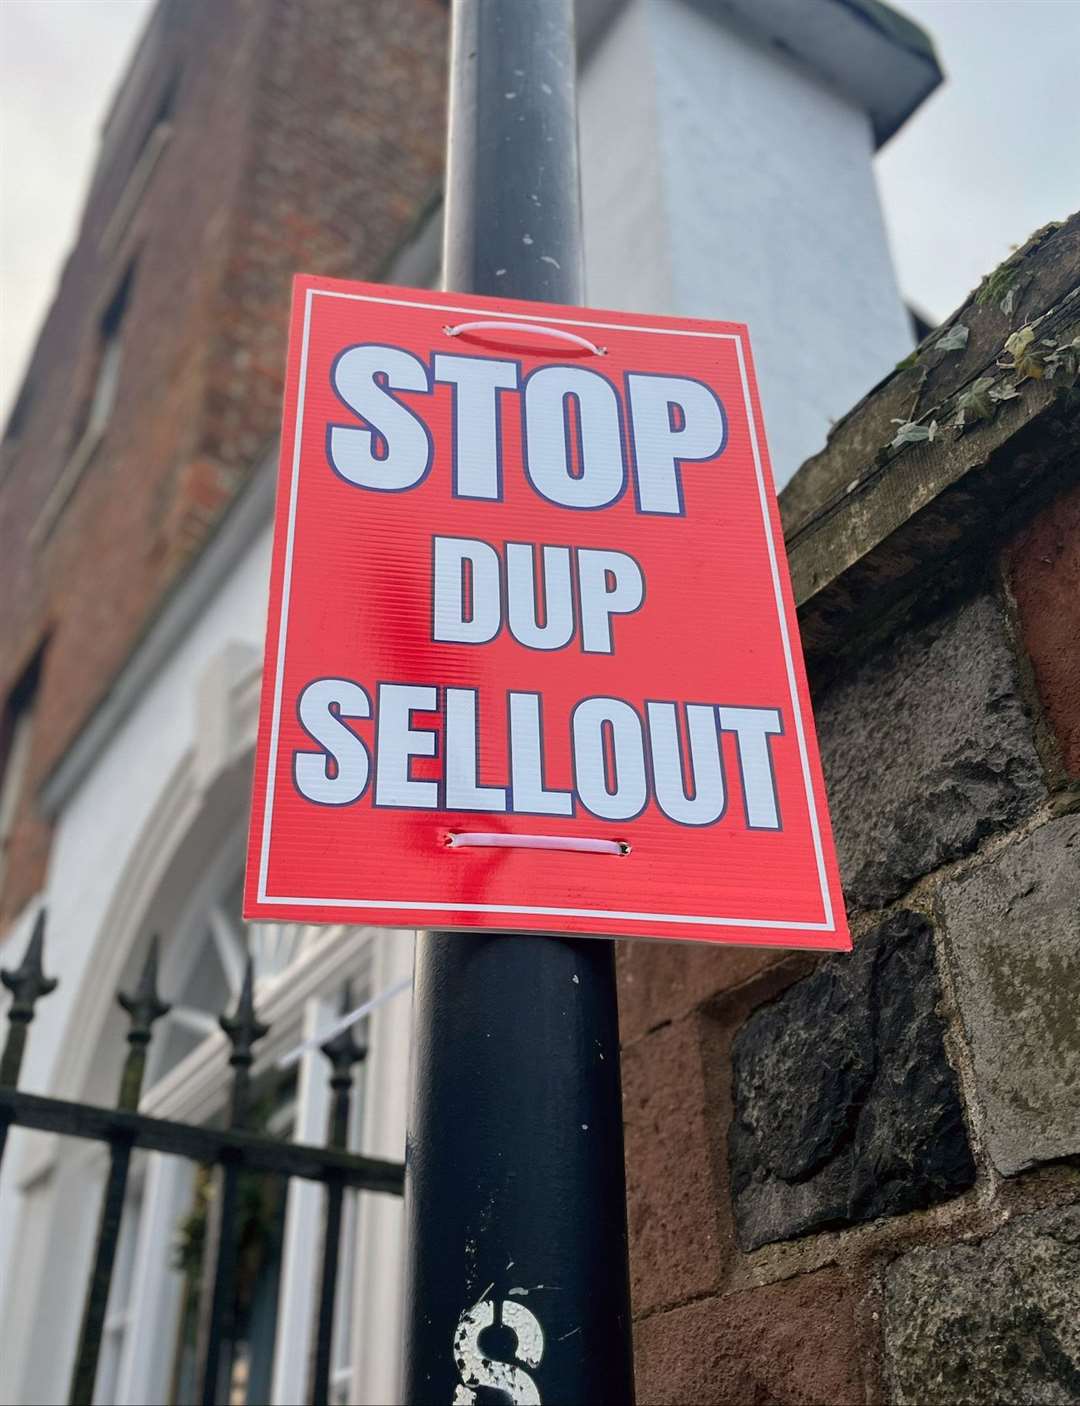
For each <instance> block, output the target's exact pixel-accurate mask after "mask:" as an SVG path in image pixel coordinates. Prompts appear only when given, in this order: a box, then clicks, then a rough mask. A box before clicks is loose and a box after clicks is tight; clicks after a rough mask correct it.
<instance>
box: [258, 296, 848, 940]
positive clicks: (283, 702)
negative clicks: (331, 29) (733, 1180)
mask: <svg viewBox="0 0 1080 1406" xmlns="http://www.w3.org/2000/svg"><path fill="white" fill-rule="evenodd" d="M281 443H282V447H281V469H280V482H279V488H278V502H277V518H276V527H275V538H274V556H273V568H272V578H271V589H270V608H269V621H268V627H267V643H266V669H265V674H264V683H263V697H262V710H261V717H260V725H259V741H258V751H257V757H256V767H255V785H254V802H253V810H252V823H251V839H250V851H249V858H248V871H247V891H246V897H245V914H246V916H247V917H249V918H271V919H280V920H283V921H309V922H311V921H314V922H350V923H374V924H381V925H390V926H395V927H398V926H401V927H439V928H471V929H492V930H497V931H508V932H512V931H514V930H517V931H546V932H568V933H594V934H608V935H617V936H623V937H664V938H680V939H689V940H697V941H713V942H730V943H739V944H772V945H777V946H784V947H813V948H847V947H849V946H850V939H849V937H848V933H847V926H846V922H845V917H844V905H843V899H842V896H841V892H840V886H839V879H838V874H837V866H836V857H835V853H834V849H833V842H832V837H831V833H830V828H829V818H828V813H827V809H826V802H825V792H824V786H823V783H822V777H821V766H820V762H819V758H818V750H817V743H816V739H815V736H814V727H813V719H812V717H811V712H810V703H809V697H808V693H807V687H806V680H805V676H804V671H803V663H802V656H801V652H800V648H799V635H798V627H797V624H796V618H795V610H794V606H793V603H792V597H791V589H790V584H789V581H788V573H787V566H786V562H785V558H784V547H783V539H782V535H781V530H780V518H779V513H778V511H777V506H776V499H775V494H774V491H773V487H772V480H771V475H770V471H769V464H768V456H767V453H766V449H765V437H764V432H763V429H762V424H761V411H760V408H759V405H758V396H757V390H756V387H755V384H754V375H753V367H752V363H751V359H750V348H749V343H748V339H747V333H746V329H745V328H744V327H742V326H738V325H735V324H727V323H718V322H696V321H688V320H684V319H678V320H676V319H673V318H663V317H650V316H644V315H637V314H630V313H617V312H599V311H593V310H589V309H583V308H567V307H558V306H554V305H548V304H539V303H526V302H517V301H511V300H506V301H504V300H502V299H497V298H479V297H469V296H465V295H463V294H457V293H439V292H430V291H417V290H413V289H398V288H388V287H385V286H377V285H368V284H359V283H341V282H335V281H331V280H327V279H318V278H308V277H301V278H298V279H297V280H296V284H295V297H294V306H293V314H292V325H291V333H290V341H289V366H288V376H287V383H286V391H285V413H284V424H283V430H282V442H281Z"/></svg>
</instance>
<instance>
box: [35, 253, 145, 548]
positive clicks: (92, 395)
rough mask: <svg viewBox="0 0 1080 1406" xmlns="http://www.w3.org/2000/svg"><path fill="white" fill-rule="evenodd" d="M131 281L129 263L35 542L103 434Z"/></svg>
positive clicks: (107, 313)
mask: <svg viewBox="0 0 1080 1406" xmlns="http://www.w3.org/2000/svg"><path fill="white" fill-rule="evenodd" d="M134 281H135V265H134V263H130V264H129V265H128V266H127V269H126V270H125V272H124V276H123V277H122V278H121V280H120V282H119V283H118V284H117V285H116V289H115V291H114V292H113V295H112V297H111V298H110V299H109V301H108V303H106V305H105V310H104V311H103V312H102V314H101V318H100V320H99V322H98V328H97V332H98V335H97V344H96V346H95V348H94V360H93V365H92V367H91V375H90V388H89V391H88V393H87V395H86V398H85V399H84V401H83V403H82V405H81V407H80V409H79V412H78V414H77V416H76V418H75V424H74V427H73V430H72V435H71V454H70V457H69V459H68V462H67V466H66V467H65V469H64V471H63V473H62V474H61V475H60V477H59V479H57V481H56V483H55V485H54V486H53V489H52V492H51V493H50V494H49V496H48V498H46V500H45V506H44V507H43V508H42V510H41V513H40V514H39V516H38V519H37V521H36V522H35V523H34V526H33V527H32V528H31V530H30V541H31V543H33V544H34V545H39V544H40V543H41V542H43V541H44V539H45V538H46V537H47V536H48V535H49V533H50V532H51V531H52V528H53V526H54V524H55V523H56V521H57V519H58V518H59V516H60V514H61V512H62V511H63V509H64V506H65V504H66V503H67V501H68V499H69V498H70V497H71V495H72V493H74V491H75V488H76V486H77V485H78V482H79V480H80V479H81V478H82V476H83V474H84V473H85V471H86V468H87V466H88V465H89V463H90V460H91V459H92V458H93V457H94V451H95V450H96V449H97V447H98V445H99V444H100V443H101V441H102V439H103V438H104V436H105V431H106V429H107V428H108V424H109V420H110V419H111V417H112V412H113V407H114V406H115V404H116V393H117V390H118V388H119V385H120V363H121V358H122V355H123V341H122V334H123V324H124V317H125V315H126V313H127V310H128V305H129V303H130V302H131V289H132V284H133V283H134Z"/></svg>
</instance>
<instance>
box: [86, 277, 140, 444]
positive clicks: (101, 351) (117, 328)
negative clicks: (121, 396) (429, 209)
mask: <svg viewBox="0 0 1080 1406" xmlns="http://www.w3.org/2000/svg"><path fill="white" fill-rule="evenodd" d="M134 273H135V267H134V265H133V264H132V265H129V266H128V269H127V271H126V273H125V274H124V276H123V278H122V279H121V280H120V283H119V286H118V287H117V289H116V292H115V293H114V294H113V295H112V297H111V298H110V300H109V302H108V304H107V305H106V308H105V311H104V312H103V313H102V315H101V322H100V324H99V328H98V345H97V351H96V361H95V368H94V377H93V388H92V390H91V392H90V394H89V396H88V397H87V399H86V401H85V402H84V405H83V409H82V413H81V414H80V416H79V418H78V420H77V421H76V423H75V433H74V434H73V435H72V442H73V444H74V446H75V447H76V449H77V448H78V446H79V444H80V443H81V442H82V441H83V440H86V439H90V440H92V441H93V442H94V443H95V444H96V443H97V441H98V440H99V439H100V438H101V436H102V435H103V434H104V433H105V428H106V426H107V425H108V423H109V418H110V416H111V415H112V410H113V406H114V405H115V404H116V388H117V386H118V384H119V382H120V353H121V341H120V333H121V328H122V326H123V322H124V314H125V313H126V312H127V309H128V303H129V301H130V299H131V284H132V280H133V277H134Z"/></svg>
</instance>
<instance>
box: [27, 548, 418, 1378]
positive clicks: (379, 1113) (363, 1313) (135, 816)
mask: <svg viewBox="0 0 1080 1406" xmlns="http://www.w3.org/2000/svg"><path fill="white" fill-rule="evenodd" d="M269 562H270V526H269V524H266V525H265V526H264V527H263V528H262V530H261V531H260V532H259V533H258V535H257V536H256V538H255V539H254V541H253V542H252V544H251V545H250V546H249V547H248V548H247V549H246V550H245V551H244V552H243V553H242V555H241V556H240V558H239V559H238V560H237V561H236V563H235V566H234V568H233V570H232V572H231V573H230V574H229V576H228V577H227V579H226V580H225V581H224V582H223V584H222V586H221V587H220V589H219V590H218V592H217V594H216V595H215V597H214V599H213V601H212V603H211V604H210V605H209V607H208V608H207V609H206V610H205V611H204V612H203V613H202V615H201V616H200V617H199V618H198V620H197V621H196V623H195V624H194V625H193V627H192V628H191V629H190V631H189V632H188V634H187V635H186V637H185V638H184V639H183V640H182V641H181V643H180V644H179V645H178V646H177V648H176V649H175V651H174V652H173V654H172V655H171V657H170V658H169V660H168V662H167V664H166V665H165V666H164V667H163V668H162V669H161V670H160V671H159V672H158V674H157V675H156V677H155V678H154V680H153V683H152V684H151V686H150V687H149V688H148V689H146V691H145V692H144V693H143V694H142V695H141V697H140V698H139V700H138V703H137V705H136V706H135V707H134V709H133V710H132V711H131V713H130V714H129V715H128V716H127V718H126V719H125V720H124V722H123V724H122V725H121V726H120V727H119V729H118V730H117V731H116V732H115V734H114V735H113V736H112V738H111V739H110V740H109V742H108V744H107V745H106V746H105V747H103V749H102V750H101V752H100V755H99V756H98V757H97V759H96V761H95V764H94V765H93V767H92V769H91V770H90V771H89V772H88V773H87V775H86V776H85V778H84V779H83V780H82V782H81V783H80V784H79V785H78V787H77V788H76V790H75V791H74V793H73V794H72V795H71V796H70V797H69V799H68V800H67V802H66V804H65V805H64V808H63V810H62V812H61V814H60V816H59V818H58V821H57V825H56V831H55V836H54V842H53V849H52V853H51V857H50V864H49V872H48V876H47V879H46V884H45V890H44V892H43V894H42V895H41V900H40V901H43V902H44V903H45V904H46V905H47V907H48V910H49V922H48V933H47V938H46V954H47V956H46V970H47V971H48V972H49V973H50V974H55V975H58V976H60V977H61V978H62V980H61V982H60V985H59V987H58V989H57V990H56V992H55V993H54V994H53V995H51V996H50V997H49V998H48V999H47V1000H44V1001H42V1002H41V1003H40V1004H39V1006H38V1008H37V1009H38V1014H37V1018H36V1020H35V1022H34V1024H33V1026H32V1027H31V1035H30V1040H29V1042H28V1049H27V1055H26V1060H25V1062H24V1066H23V1075H22V1078H21V1080H20V1085H21V1087H22V1088H23V1089H25V1090H27V1091H36V1092H49V1093H53V1094H59V1095H60V1096H67V1097H76V1098H78V1097H83V1096H85V1095H86V1090H87V1088H90V1089H91V1090H92V1093H91V1096H92V1097H94V1098H100V1099H102V1100H107V1099H109V1098H110V1097H111V1096H112V1091H113V1089H114V1087H115V1082H116V1079H117V1078H118V1075H119V1058H118V1057H117V1059H116V1061H115V1067H114V1061H113V1060H111V1059H109V1060H105V1061H101V1063H102V1064H106V1063H107V1064H108V1065H109V1067H108V1068H107V1069H104V1068H97V1067H96V1063H95V1055H96V1054H98V1053H99V1049H98V1047H97V1046H96V1045H95V1044H94V1043H93V1042H90V1043H89V1044H88V1046H87V1048H86V1050H85V1054H84V1055H82V1056H80V1054H79V1051H78V1050H77V1048H76V1049H75V1050H74V1058H73V1057H72V1051H73V1044H74V1045H77V1043H78V1039H79V1038H80V1036H79V1031H80V1030H84V1029H85V1028H86V1025H85V1021H86V1009H87V1000H86V998H87V992H88V990H90V989H91V988H92V989H93V990H95V991H97V989H98V987H100V985H101V982H102V980H104V979H105V976H104V972H103V969H104V967H105V966H106V961H107V959H108V958H109V957H110V951H111V948H113V947H115V939H116V933H115V931H114V930H113V929H112V928H111V926H110V918H111V916H112V914H111V913H110V909H111V907H112V905H114V904H115V903H116V901H117V894H118V892H123V891H125V889H124V886H125V885H130V883H131V865H132V856H133V854H134V853H135V852H137V851H138V850H139V848H140V846H142V847H145V844H146V832H147V826H148V824H151V823H153V817H155V816H156V815H157V814H158V813H159V812H160V809H161V806H162V797H163V793H165V792H166V791H167V789H168V787H169V786H170V783H172V782H174V781H175V778H176V777H177V774H178V771H182V770H183V768H182V766H181V763H182V761H183V758H184V756H185V754H187V753H189V752H194V753H195V755H196V756H201V755H202V754H203V753H215V754H217V753H219V752H221V751H222V750H223V749H221V748H215V747H213V746H212V745H211V743H212V739H208V738H207V737H206V736H205V735H200V733H199V729H200V727H202V728H203V729H205V727H206V725H207V709H206V708H205V706H204V707H202V708H201V710H200V693H205V692H206V685H205V681H206V680H207V679H212V678H213V676H214V672H215V670H219V666H220V663H221V660H222V658H223V654H224V652H225V651H227V650H228V651H230V653H231V655H236V654H237V653H238V652H239V653H240V654H241V655H242V654H243V651H244V649H245V648H246V649H249V650H251V651H252V652H253V653H254V655H255V657H256V658H258V657H260V656H261V652H262V641H263V631H264V628H265V616H266V593H267V582H268V576H269ZM237 646H240V647H241V648H240V650H239V651H238V650H237ZM204 702H205V700H204ZM224 750H227V749H224ZM195 769H196V770H198V764H195ZM205 780H209V778H205ZM165 857H166V858H167V856H165ZM146 888H147V897H149V896H150V890H152V888H153V884H152V883H150V882H148V883H147V885H146ZM36 907H37V904H36V903H35V905H34V907H33V909H32V910H30V911H28V912H27V913H26V914H25V915H24V917H23V919H22V920H21V921H20V923H19V924H18V925H17V927H16V929H15V933H14V941H15V942H16V943H17V944H18V946H17V948H16V950H20V949H21V947H22V946H23V945H24V944H25V939H26V936H27V935H28V931H29V924H30V921H31V919H32V916H33V912H34V911H36ZM125 940H128V939H125ZM374 951H375V971H374V973H373V976H374V978H375V979H376V980H381V979H382V978H383V977H386V978H387V980H388V981H389V980H390V979H391V978H392V979H399V978H400V977H401V976H403V975H408V974H409V973H410V972H411V966H412V944H411V942H409V941H408V940H407V939H406V936H405V935H404V934H401V933H390V934H386V935H385V939H383V938H382V937H380V939H379V940H377V942H376V945H375V949H374ZM388 974H389V975H388ZM109 980H110V983H111V977H110V978H109ZM336 989H337V988H336V987H335V990H336ZM165 994H166V995H167V994H168V993H167V992H166V993H165ZM408 1045H409V1002H408V999H407V997H402V998H401V999H399V1000H395V1001H393V1002H391V1003H389V1004H388V1005H387V1006H386V1007H383V1008H382V1009H380V1010H379V1011H378V1013H377V1015H376V1016H375V1018H374V1020H373V1024H372V1054H371V1058H370V1062H369V1067H368V1070H367V1076H366V1087H367V1090H368V1094H367V1097H366V1099H365V1105H364V1107H365V1112H364V1134H363V1136H364V1141H363V1147H364V1150H366V1151H370V1152H372V1153H373V1154H375V1155H381V1156H387V1157H400V1156H401V1154H402V1149H403V1147H404V1137H405V1105H406V1097H407V1087H406V1085H407V1066H408ZM65 1051H66V1052H67V1053H66V1056H65V1053H64V1052H65ZM309 1082H311V1081H309ZM323 1082H324V1081H323ZM320 1089H321V1084H320ZM322 1102H324V1100H320V1099H319V1098H317V1097H316V1098H314V1099H312V1100H311V1107H310V1108H308V1109H306V1110H303V1118H304V1120H305V1127H304V1131H305V1132H306V1133H307V1134H308V1135H310V1133H311V1129H312V1127H318V1125H319V1124H320V1122H322V1121H324V1112H325V1111H324V1110H323V1111H322V1113H320V1104H321V1103H322ZM318 1137H321V1133H318V1134H317V1137H316V1140H318ZM152 1161H154V1162H160V1161H168V1159H152ZM104 1166H105V1159H104V1155H103V1154H102V1153H101V1151H100V1149H95V1148H94V1147H93V1146H92V1145H90V1144H86V1145H85V1146H83V1145H81V1144H79V1145H75V1146H72V1145H70V1144H65V1147H64V1152H63V1155H61V1156H59V1157H57V1156H56V1149H55V1142H54V1140H53V1139H46V1138H42V1137H40V1136H37V1135H30V1134H26V1133H23V1132H20V1131H19V1130H13V1131H12V1134H11V1137H10V1140H9V1145H8V1151H7V1155H6V1157H5V1159H4V1170H3V1179H2V1181H0V1402H2V1403H12V1406H13V1404H14V1403H17V1402H25V1401H35V1402H42V1403H47V1402H60V1401H64V1400H66V1397H67V1388H68V1376H69V1373H70V1370H71V1362H72V1358H73V1354H74V1348H75V1338H76V1333H77V1328H78V1322H79V1316H80V1313H81V1308H82V1295H83V1292H84V1288H85V1283H86V1273H87V1272H88V1266H89V1256H90V1251H91V1245H92V1240H93V1233H94V1226H95V1223H96V1217H97V1208H98V1201H99V1188H100V1184H101V1177H102V1173H103V1170H104ZM304 1190H307V1191H308V1196H307V1198H306V1199H307V1201H308V1202H312V1201H314V1203H315V1204H316V1208H317V1209H318V1207H321V1199H320V1196H319V1193H318V1191H315V1192H314V1197H312V1195H311V1192H310V1189H307V1188H305V1189H304ZM175 1199H176V1198H175V1197H173V1198H172V1201H171V1202H170V1205H173V1209H174V1210H175V1205H174V1203H175ZM294 1199H295V1198H294ZM301 1199H303V1198H301ZM388 1202H390V1204H387V1203H388ZM320 1214H321V1211H320ZM158 1219H159V1220H160V1217H159V1218H158ZM361 1223H362V1228H363V1236H364V1238H363V1241H362V1242H361V1249H360V1252H359V1254H358V1256H357V1280H356V1288H355V1293H356V1295H357V1298H358V1299H360V1300H362V1302H360V1303H359V1304H358V1305H357V1306H356V1312H355V1313H354V1325H355V1327H354V1332H356V1333H357V1334H358V1338H357V1339H354V1341H357V1343H358V1346H357V1351H358V1356H357V1360H356V1362H355V1379H354V1386H355V1389H356V1392H357V1395H356V1396H355V1397H354V1398H353V1399H356V1400H363V1401H385V1400H388V1399H389V1396H388V1393H390V1392H393V1391H394V1390H395V1387H396V1381H397V1372H398V1366H399V1364H398V1347H397V1340H398V1336H399V1332H398V1321H399V1313H400V1286H401V1268H402V1265H401V1244H402V1242H401V1234H402V1218H401V1207H400V1204H397V1203H396V1202H391V1201H390V1198H387V1197H376V1196H365V1197H362V1198H361ZM160 1229H161V1227H160V1225H158V1226H157V1227H156V1230H157V1231H160ZM140 1238H141V1239H142V1240H144V1241H146V1242H147V1254H149V1255H153V1256H156V1257H157V1261H156V1263H157V1265H158V1266H159V1265H160V1261H161V1259H162V1258H163V1257H165V1258H167V1256H168V1254H169V1246H168V1243H167V1240H166V1239H164V1238H162V1237H161V1236H160V1234H159V1235H157V1236H156V1238H155V1243H154V1244H153V1245H150V1244H149V1237H148V1235H142V1236H141V1237H140ZM293 1238H294V1239H295V1236H294V1237H293ZM314 1248H315V1247H314V1245H308V1246H307V1247H306V1249H307V1254H306V1262H307V1268H308V1269H309V1270H312V1271H313V1269H314V1259H313V1253H314ZM372 1254H377V1255H378V1263H377V1264H372V1262H371V1255H372ZM143 1258H144V1259H146V1256H145V1255H144V1256H143ZM16 1263H17V1264H18V1265H19V1266H20V1268H19V1273H18V1276H17V1277H16V1276H14V1275H13V1274H12V1273H11V1269H12V1266H13V1265H14V1264H16ZM154 1267H155V1265H154V1264H151V1263H150V1262H149V1261H147V1264H146V1265H145V1266H144V1268H146V1269H147V1270H148V1271H149V1270H152V1269H153V1268H154ZM143 1278H144V1279H146V1282H147V1283H148V1284H149V1283H151V1282H152V1284H153V1286H154V1291H155V1293H156V1294H157V1297H158V1298H161V1296H162V1294H163V1293H164V1292H165V1291H166V1290H168V1288H169V1285H168V1284H167V1283H164V1284H163V1283H162V1281H161V1279H160V1276H158V1277H157V1278H155V1277H154V1275H153V1274H152V1273H149V1272H148V1273H147V1274H145V1275H144V1276H143ZM147 1297H148V1295H147V1294H146V1293H143V1294H142V1295H141V1297H140V1300H139V1306H140V1308H142V1309H146V1308H147V1305H146V1303H145V1302H143V1300H145V1299H146V1298H147ZM293 1297H295V1294H293ZM289 1302H290V1294H289V1293H288V1292H287V1293H285V1294H284V1295H283V1304H284V1305H285V1306H286V1307H287V1306H288V1304H289ZM151 1307H152V1306H151ZM166 1307H168V1306H167V1305H166ZM170 1316H171V1315H170V1314H169V1313H165V1314H164V1315H162V1316H161V1317H162V1320H163V1319H164V1318H168V1317H170ZM164 1332H165V1335H166V1336H168V1334H169V1333H170V1332H171V1329H168V1328H166V1329H165V1330H164ZM143 1345H144V1346H145V1345H146V1343H145V1342H144V1344H143ZM151 1345H153V1346H158V1347H160V1343H153V1342H152V1343H151ZM131 1348H132V1345H131V1344H129V1345H127V1346H126V1347H125V1352H124V1357H123V1360H122V1363H121V1377H120V1388H121V1390H122V1391H123V1390H124V1389H125V1387H128V1388H130V1390H128V1391H126V1394H125V1395H124V1399H125V1400H158V1399H161V1396H160V1391H161V1384H160V1382H158V1383H156V1385H155V1378H156V1377H159V1376H160V1371H159V1368H160V1365H161V1364H160V1362H159V1361H157V1360H156V1359H155V1360H154V1361H150V1360H147V1361H139V1360H137V1355H136V1354H135V1353H134V1351H133V1349H132V1350H129V1349H131ZM144 1356H145V1354H144ZM277 1368H278V1371H277V1378H278V1382H279V1384H280V1386H281V1390H280V1394H279V1395H278V1396H277V1399H278V1400H280V1401H282V1402H291V1401H294V1400H300V1399H303V1397H304V1393H305V1391H306V1378H307V1371H308V1362H307V1354H306V1352H304V1351H302V1350H301V1352H300V1356H299V1358H298V1360H296V1361H293V1362H291V1363H288V1364H286V1363H284V1362H283V1361H282V1359H281V1358H280V1356H279V1361H278V1364H277Z"/></svg>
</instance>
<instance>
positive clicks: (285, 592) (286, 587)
mask: <svg viewBox="0 0 1080 1406" xmlns="http://www.w3.org/2000/svg"><path fill="white" fill-rule="evenodd" d="M314 291H315V290H314V289H313V288H309V289H308V290H307V295H306V296H305V298H304V332H303V341H302V349H301V352H300V385H299V388H298V390H297V395H296V430H295V433H294V434H293V461H292V483H291V484H290V487H289V526H288V531H287V532H286V535H285V576H284V579H283V581H282V586H281V619H280V621H279V622H278V645H277V672H276V674H275V677H274V711H273V715H272V716H271V719H270V765H269V769H268V771H267V774H266V801H265V804H264V805H263V833H262V849H261V852H260V854H259V902H260V903H272V902H274V901H275V900H273V899H270V898H268V897H267V894H266V883H267V874H268V872H269V868H270V825H271V821H272V819H273V813H274V782H275V779H276V777H277V754H278V733H279V730H280V723H281V695H282V693H283V692H284V689H285V639H286V635H287V626H288V623H289V600H290V597H291V595H292V558H293V542H294V540H295V537H296V500H297V496H298V494H299V491H300V444H301V441H302V438H303V435H302V433H301V431H302V430H303V426H304V391H305V390H306V388H307V362H308V333H309V332H310V330H311V300H312V295H313V293H314Z"/></svg>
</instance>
